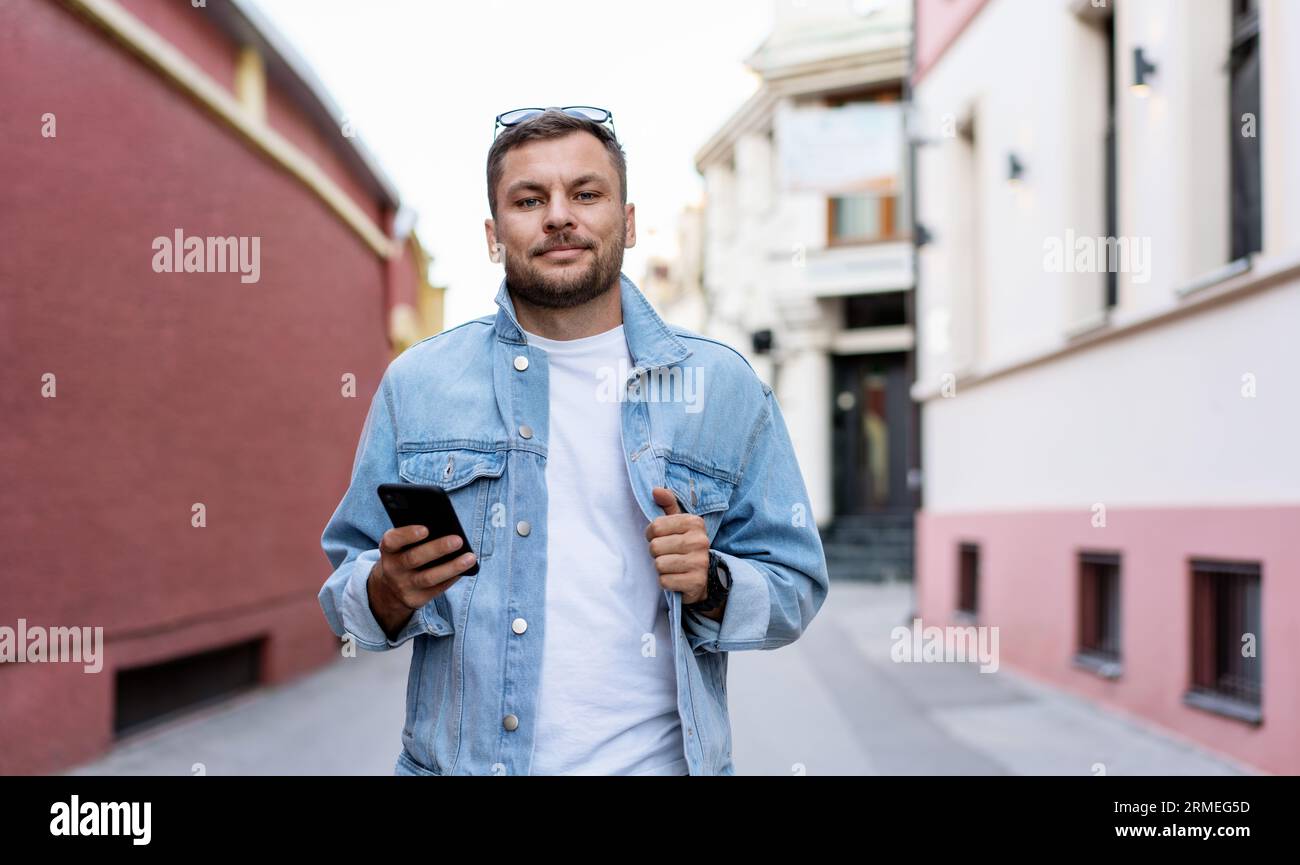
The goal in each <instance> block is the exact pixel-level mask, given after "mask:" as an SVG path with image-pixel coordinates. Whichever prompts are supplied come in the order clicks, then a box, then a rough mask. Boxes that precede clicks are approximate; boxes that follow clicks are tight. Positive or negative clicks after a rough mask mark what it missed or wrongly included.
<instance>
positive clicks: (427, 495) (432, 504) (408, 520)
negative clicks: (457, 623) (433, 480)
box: [379, 484, 478, 576]
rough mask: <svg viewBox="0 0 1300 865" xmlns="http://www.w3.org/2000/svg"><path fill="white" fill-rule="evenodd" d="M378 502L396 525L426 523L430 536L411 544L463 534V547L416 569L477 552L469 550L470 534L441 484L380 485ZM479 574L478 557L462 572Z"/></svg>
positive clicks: (433, 565) (426, 567) (396, 526)
mask: <svg viewBox="0 0 1300 865" xmlns="http://www.w3.org/2000/svg"><path fill="white" fill-rule="evenodd" d="M379 501H380V502H382V503H383V505H384V510H386V511H388V518H389V519H391V520H392V521H393V528H401V527H402V526H424V527H425V528H426V529H428V530H429V536H428V537H426V538H425V539H424V540H422V541H419V542H417V543H416V544H411V545H410V546H412V547H413V546H418V544H423V543H427V542H429V541H431V540H434V539H436V538H444V537H446V536H447V535H459V536H460V542H461V546H460V549H457V550H452V551H451V552H450V553H448V554H447V555H445V556H443V557H442V558H439V559H434V560H433V561H431V562H428V563H427V564H424V565H421V566H420V567H419V568H417V570H421V571H424V570H428V569H429V568H432V567H436V566H438V565H441V564H445V563H447V562H450V561H451V560H452V559H454V558H456V557H457V556H463V555H465V554H466V553H472V552H474V551H473V550H472V549H470V545H469V536H468V535H466V534H465V530H464V529H463V528H461V525H460V519H459V518H458V517H457V516H456V509H455V508H453V507H452V506H451V497H450V496H448V495H447V491H446V490H444V489H443V488H442V487H436V486H432V485H430V484H380V485H379ZM409 548H410V547H407V549H409ZM477 573H478V559H477V558H476V559H475V560H474V564H473V565H472V566H470V568H469V570H467V571H464V572H463V574H467V575H470V576H473V575H474V574H477Z"/></svg>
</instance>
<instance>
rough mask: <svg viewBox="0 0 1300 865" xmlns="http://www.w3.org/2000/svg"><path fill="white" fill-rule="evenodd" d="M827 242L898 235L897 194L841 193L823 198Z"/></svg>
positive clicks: (832, 243) (867, 240)
mask: <svg viewBox="0 0 1300 865" xmlns="http://www.w3.org/2000/svg"><path fill="white" fill-rule="evenodd" d="M826 205H827V214H826V218H827V225H828V226H829V228H830V236H829V237H828V238H827V240H826V243H827V245H828V246H835V245H837V244H849V243H873V242H876V241H882V240H895V239H897V238H898V233H897V231H896V230H895V229H896V225H895V223H896V219H895V214H896V212H897V206H898V196H896V195H887V196H877V195H842V196H834V197H832V198H828V199H826Z"/></svg>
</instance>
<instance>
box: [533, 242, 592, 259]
mask: <svg viewBox="0 0 1300 865" xmlns="http://www.w3.org/2000/svg"><path fill="white" fill-rule="evenodd" d="M569 246H571V247H578V248H580V249H591V248H593V247H594V246H595V244H594V243H591V242H589V241H586V240H578V239H573V240H563V239H561V240H556V241H552V242H551V243H548V244H545V245H544V246H539V247H536V248H535V249H534V250H533V255H545V254H546V253H548V252H550V251H551V250H553V249H560V248H562V247H569Z"/></svg>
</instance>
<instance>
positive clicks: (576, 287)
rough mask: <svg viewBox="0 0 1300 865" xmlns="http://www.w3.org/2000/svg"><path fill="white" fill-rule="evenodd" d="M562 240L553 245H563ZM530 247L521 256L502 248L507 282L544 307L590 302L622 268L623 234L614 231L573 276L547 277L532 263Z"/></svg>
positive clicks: (579, 304) (531, 300)
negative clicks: (588, 262)
mask: <svg viewBox="0 0 1300 865" xmlns="http://www.w3.org/2000/svg"><path fill="white" fill-rule="evenodd" d="M564 243H565V241H564V240H561V241H559V242H558V243H557V244H555V245H560V246H562V245H564ZM533 258H534V254H533V251H532V250H529V251H527V252H525V253H523V255H521V256H515V255H512V254H511V252H510V250H509V249H506V251H505V264H506V285H507V286H508V287H509V288H510V290H511V291H513V292H514V293H515V294H517V295H519V297H520V298H522V299H523V300H525V301H527V302H528V303H530V304H532V305H533V306H537V307H543V308H546V309H571V308H573V307H575V306H582V305H583V304H584V303H590V302H591V301H593V300H595V299H596V298H598V297H600V296H601V295H603V294H604V293H605V292H607V291H609V290H610V289H611V288H613V287H614V285H615V284H616V283H617V282H618V276H619V273H620V272H621V271H622V270H623V235H622V234H621V233H616V234H615V235H614V236H613V237H611V238H610V239H609V240H608V241H606V242H605V244H604V246H603V247H597V248H596V251H595V254H594V255H593V256H592V261H591V263H590V264H588V265H587V267H586V268H585V269H584V270H583V271H581V272H580V273H577V274H575V275H572V276H568V277H560V278H557V277H549V276H546V275H544V274H543V273H542V271H541V269H540V268H539V267H538V266H537V265H535V264H533Z"/></svg>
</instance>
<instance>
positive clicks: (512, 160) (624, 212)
mask: <svg viewBox="0 0 1300 865" xmlns="http://www.w3.org/2000/svg"><path fill="white" fill-rule="evenodd" d="M494 192H495V195H496V203H497V216H496V219H495V220H492V219H489V220H487V222H486V224H485V228H486V230H487V241H488V251H489V254H491V253H492V252H493V250H494V249H496V245H497V244H498V243H499V244H501V247H502V251H503V252H504V257H505V267H506V283H507V284H508V285H509V286H510V289H511V290H512V291H514V292H515V293H516V294H518V295H519V296H520V297H522V298H523V299H524V300H526V301H528V302H529V303H532V304H533V305H535V306H541V307H550V308H563V307H574V306H580V305H581V304H584V303H587V302H588V301H590V300H593V299H594V298H596V297H599V296H600V295H602V294H604V293H605V292H606V291H608V290H609V289H611V288H613V287H614V285H616V284H617V281H618V275H619V273H620V272H621V271H622V269H623V250H624V248H625V247H631V246H634V245H635V244H636V223H635V219H634V216H635V214H634V212H633V205H631V204H628V205H622V204H620V203H619V197H620V193H619V185H618V174H617V172H616V171H615V170H614V164H613V163H612V162H611V161H610V158H609V153H608V152H607V151H606V150H605V146H604V145H603V144H601V143H600V141H598V140H597V139H596V137H595V136H593V135H588V134H587V133H585V132H574V133H572V134H569V135H565V136H564V137H562V138H552V139H548V140H545V141H530V142H528V143H526V144H522V145H520V146H519V147H515V148H513V149H511V150H510V151H509V152H507V153H506V156H505V159H504V160H503V162H502V172H501V179H500V181H499V182H498V183H497V188H496V190H494ZM494 260H497V259H494Z"/></svg>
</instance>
